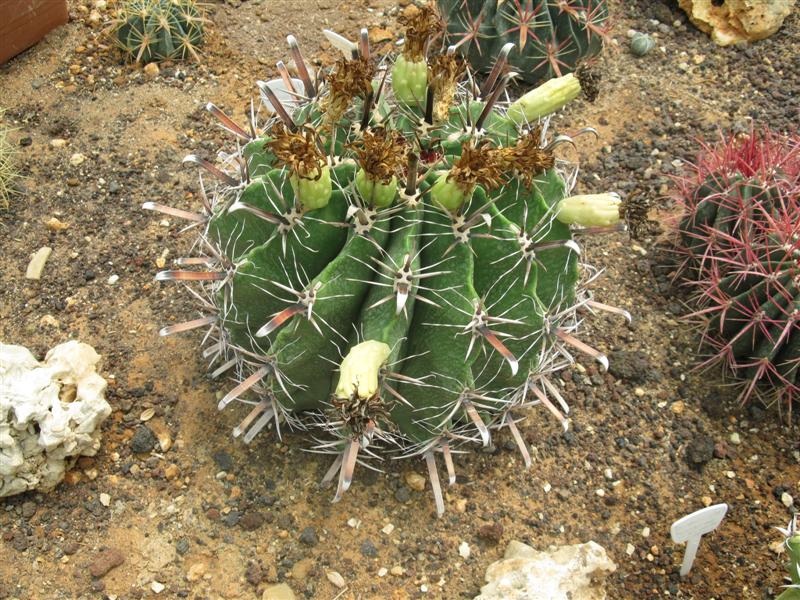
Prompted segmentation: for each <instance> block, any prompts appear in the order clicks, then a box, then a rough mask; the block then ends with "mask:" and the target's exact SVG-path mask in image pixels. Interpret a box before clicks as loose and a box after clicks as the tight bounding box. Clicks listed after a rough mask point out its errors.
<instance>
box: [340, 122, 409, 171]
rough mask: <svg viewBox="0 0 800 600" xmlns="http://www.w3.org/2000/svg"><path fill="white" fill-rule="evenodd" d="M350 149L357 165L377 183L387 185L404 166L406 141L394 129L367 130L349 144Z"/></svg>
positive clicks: (378, 128) (377, 128)
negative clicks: (353, 153)
mask: <svg viewBox="0 0 800 600" xmlns="http://www.w3.org/2000/svg"><path fill="white" fill-rule="evenodd" d="M350 149H352V150H353V151H354V152H355V153H356V161H357V162H358V165H359V166H360V167H361V168H362V169H364V171H365V172H366V173H367V175H368V176H369V178H370V179H372V180H373V181H376V182H378V183H389V182H390V181H391V180H392V177H393V176H394V175H396V174H397V173H398V172H399V171H400V170H401V168H402V166H403V165H404V164H405V159H406V141H405V138H403V136H402V135H401V134H400V132H399V131H397V130H394V129H393V130H391V131H387V130H386V129H384V128H383V127H376V128H374V129H368V130H366V131H364V133H363V135H362V136H361V139H360V140H357V141H355V142H353V143H352V144H350Z"/></svg>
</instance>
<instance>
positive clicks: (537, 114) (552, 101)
mask: <svg viewBox="0 0 800 600" xmlns="http://www.w3.org/2000/svg"><path fill="white" fill-rule="evenodd" d="M580 93H581V84H580V82H579V81H578V78H577V77H575V75H573V74H572V73H570V74H569V75H564V76H563V77H556V78H555V79H550V80H549V81H547V82H545V83H543V84H542V85H540V86H539V87H537V88H534V89H532V90H531V91H530V92H528V93H527V94H525V95H524V96H522V97H521V98H519V99H518V100H517V101H515V102H514V103H513V104H512V105H511V106H509V107H508V113H507V116H508V118H509V119H511V120H512V121H513V122H514V123H516V124H517V125H520V124H522V123H525V122H528V123H532V122H535V121H536V120H537V119H541V118H542V117H546V116H547V115H550V114H552V113H554V112H556V111H557V110H559V109H561V108H563V107H564V106H566V105H567V104H569V103H570V102H572V101H573V100H574V99H575V98H577V97H578V95H579V94H580Z"/></svg>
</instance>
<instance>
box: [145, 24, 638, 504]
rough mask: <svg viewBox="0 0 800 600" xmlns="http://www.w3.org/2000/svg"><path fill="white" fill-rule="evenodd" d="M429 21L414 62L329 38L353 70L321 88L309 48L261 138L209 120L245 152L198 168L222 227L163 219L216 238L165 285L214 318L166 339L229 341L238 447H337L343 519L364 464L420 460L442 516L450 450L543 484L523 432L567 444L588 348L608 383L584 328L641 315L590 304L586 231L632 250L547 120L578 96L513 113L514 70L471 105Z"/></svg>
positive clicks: (268, 87) (220, 347) (259, 128)
mask: <svg viewBox="0 0 800 600" xmlns="http://www.w3.org/2000/svg"><path fill="white" fill-rule="evenodd" d="M419 14H420V15H421V16H419V17H418V18H417V19H410V20H409V21H408V22H407V26H408V28H409V31H408V33H409V36H408V37H407V45H406V48H405V51H404V52H405V54H404V55H403V56H399V57H398V58H397V59H396V60H395V61H394V62H393V63H392V61H391V60H390V59H378V58H377V57H374V56H373V55H372V54H371V51H370V47H369V43H368V36H367V32H366V30H362V32H361V36H360V39H359V40H358V41H357V42H353V41H350V40H348V39H346V38H343V37H342V36H340V35H338V34H335V33H333V32H326V35H327V36H328V38H329V39H330V40H331V42H332V43H333V44H334V45H335V46H336V47H338V48H340V49H341V50H342V52H343V54H344V59H343V60H340V61H339V62H338V63H337V64H336V65H335V66H334V68H333V71H332V72H331V73H330V74H329V75H327V76H325V74H323V73H320V74H318V75H317V77H312V75H311V73H309V72H308V70H307V69H306V67H305V62H304V60H303V57H302V54H301V52H300V49H299V46H298V44H297V40H296V39H295V38H294V37H292V36H290V37H289V46H290V51H291V54H292V59H293V62H294V64H295V65H297V66H298V68H299V71H298V73H297V78H293V77H291V75H290V73H289V72H288V70H287V69H286V67H285V66H284V65H283V63H282V62H281V63H278V70H279V72H280V75H281V77H280V78H279V79H276V80H273V81H269V82H259V84H258V85H259V87H260V89H261V92H262V102H263V104H264V105H265V106H266V107H268V108H269V109H270V110H271V112H272V113H273V115H274V116H272V117H270V118H268V119H267V120H266V122H263V123H259V122H257V120H256V118H255V116H254V115H253V116H252V117H251V123H250V128H249V129H250V130H249V131H247V130H245V129H244V128H242V127H240V126H239V125H237V124H236V123H235V122H234V121H233V120H231V119H230V118H229V117H228V116H226V115H225V114H224V113H223V112H222V111H221V110H219V109H218V108H217V107H215V106H214V105H212V104H209V106H208V109H209V110H210V111H211V112H212V113H213V114H214V115H215V116H217V117H218V119H219V120H220V122H221V123H222V125H223V127H224V128H225V129H227V130H228V131H229V132H231V133H232V134H233V135H234V136H235V137H236V138H237V139H238V141H239V144H238V147H237V149H236V150H234V152H232V153H230V154H222V155H221V156H222V157H223V161H222V164H221V165H220V166H217V165H214V164H212V163H210V162H208V161H205V160H203V159H201V158H198V157H196V156H190V157H187V159H186V161H187V162H191V163H194V164H198V165H200V166H201V167H203V168H204V170H205V171H206V172H207V173H209V174H210V175H212V176H213V178H214V179H215V180H216V182H217V183H216V185H215V186H214V188H213V190H214V193H213V197H212V198H211V199H207V200H206V201H205V203H204V206H205V212H204V214H202V215H199V214H194V213H190V212H187V211H182V210H178V209H174V208H169V207H166V206H163V205H160V204H155V203H148V204H146V205H145V208H149V209H155V210H159V211H162V212H166V213H168V214H172V215H179V216H182V217H185V218H187V219H190V220H193V221H195V222H198V223H201V224H202V226H203V231H204V233H203V237H202V241H203V246H204V247H205V248H207V252H206V253H204V254H203V255H202V256H198V257H192V258H188V259H182V261H181V262H180V264H182V265H194V267H193V268H186V269H176V270H170V271H164V272H161V273H159V274H158V276H157V279H159V280H163V281H168V280H172V281H193V282H199V284H200V285H201V289H202V297H205V298H207V299H208V300H207V303H206V309H207V310H208V313H207V314H206V315H204V316H202V317H200V318H198V319H194V320H192V321H188V322H186V323H182V324H178V325H171V326H169V327H166V328H164V329H163V330H162V334H163V335H169V334H172V333H176V332H179V331H185V330H189V329H194V328H197V327H210V330H209V335H208V337H207V340H208V342H209V347H208V350H207V356H209V357H210V358H211V359H212V360H213V361H214V364H215V367H214V371H213V376H215V377H217V376H220V375H222V374H226V373H227V374H231V375H232V376H233V377H234V378H235V379H236V380H237V381H238V383H237V385H236V386H235V387H234V388H233V389H232V390H231V391H230V392H229V393H228V394H227V395H226V396H225V397H224V398H223V399H222V400H221V401H220V403H219V407H220V408H224V407H225V406H227V405H228V404H230V403H231V402H233V401H234V400H241V401H243V402H245V403H246V404H250V405H251V411H250V413H249V414H248V415H247V416H246V417H245V418H244V420H243V422H242V424H241V425H240V426H239V427H238V428H237V429H236V431H235V432H234V434H235V435H237V436H238V435H241V434H244V439H245V441H246V442H249V441H250V440H252V439H253V437H254V436H255V435H256V434H257V433H258V432H259V431H260V430H262V429H264V428H265V427H267V426H268V425H270V423H273V424H274V426H275V429H276V430H277V431H278V433H280V427H281V426H282V425H285V424H287V423H288V424H289V425H290V426H293V427H301V428H307V427H311V426H316V427H318V428H321V429H322V430H323V431H324V432H325V433H326V434H327V436H328V437H329V438H330V439H329V440H328V441H323V442H320V445H319V446H317V447H316V449H317V450H319V451H321V452H329V453H335V454H336V456H337V458H336V460H335V461H334V463H333V466H332V467H331V470H330V471H329V472H328V475H327V476H326V477H325V480H324V481H325V482H326V483H327V482H331V481H333V479H334V478H336V476H337V474H338V487H337V493H336V499H338V498H339V497H340V496H341V494H342V493H343V492H344V491H345V490H346V489H347V488H348V487H349V485H350V482H351V480H352V476H353V470H354V468H355V465H356V462H357V461H358V460H363V459H364V458H365V457H366V456H369V457H372V458H377V457H379V455H380V454H381V453H382V452H383V451H388V452H389V453H394V454H395V455H396V456H419V455H421V456H423V457H424V458H425V461H426V463H427V467H428V471H429V475H430V478H431V484H432V488H433V491H434V494H435V499H436V504H437V509H438V510H439V512H441V511H442V510H443V509H444V504H443V498H442V494H441V487H440V485H439V479H438V474H437V469H436V461H435V458H434V457H435V453H441V454H442V455H443V456H444V459H445V465H446V466H447V469H448V475H449V479H450V482H451V483H452V482H453V481H455V473H454V471H453V462H452V455H451V449H452V448H453V447H455V446H458V445H462V444H469V443H473V442H477V443H478V444H481V445H484V446H486V445H488V444H489V443H490V440H491V430H492V429H499V428H501V427H503V428H507V429H509V430H510V431H511V433H512V435H513V436H514V439H515V440H516V441H517V443H518V445H519V448H520V450H521V452H522V454H523V457H524V459H525V462H526V464H530V455H529V453H528V450H527V448H526V445H525V443H524V441H523V439H522V437H521V435H520V433H519V431H518V430H517V427H516V423H517V419H518V417H515V416H514V414H513V413H514V412H515V411H520V410H521V409H522V408H524V407H527V406H532V405H538V404H541V405H543V406H545V407H546V408H547V409H548V411H549V412H550V413H552V414H553V415H554V416H555V417H556V418H557V419H558V420H559V421H560V422H561V423H562V425H564V427H566V424H567V417H566V414H567V412H568V410H569V408H568V405H567V404H566V402H565V400H564V398H563V397H562V396H561V393H560V391H559V385H558V383H557V382H556V381H555V380H551V379H550V377H551V376H552V373H554V372H556V371H558V370H559V369H561V368H563V367H564V366H566V365H567V364H569V362H570V361H571V360H572V356H571V354H570V352H569V349H570V348H572V349H573V350H578V351H580V352H584V353H587V354H589V355H590V356H592V357H593V358H595V359H597V360H598V361H599V362H600V363H601V364H602V365H604V366H606V363H607V361H606V359H605V357H604V356H603V355H602V353H600V352H598V351H597V350H594V349H593V348H591V347H589V346H587V345H586V344H584V343H582V342H580V341H579V340H578V339H577V338H576V337H575V335H574V333H575V330H576V329H577V327H578V325H579V322H580V321H579V319H578V317H577V311H578V310H579V309H581V310H583V309H585V310H593V309H600V310H610V311H613V312H617V313H619V314H622V315H624V316H626V317H627V318H629V315H627V313H626V312H625V311H622V310H619V309H614V308H612V307H609V306H606V305H604V304H600V303H598V302H595V301H594V300H593V299H592V298H591V295H590V294H589V293H588V292H587V291H586V289H585V288H584V287H583V285H581V283H580V282H581V278H580V274H581V273H580V270H579V257H580V248H579V246H578V244H577V243H576V242H575V240H574V239H573V236H572V230H571V229H570V227H569V225H568V224H567V223H570V224H577V225H582V224H583V225H589V227H587V228H585V229H583V230H581V231H582V232H583V233H592V232H603V231H617V230H619V227H620V226H619V219H620V217H619V208H618V205H619V198H618V197H616V195H598V196H590V197H582V198H583V199H582V200H581V201H580V202H578V203H575V202H574V201H572V200H573V199H572V198H565V196H566V195H567V192H568V191H569V189H570V188H571V186H572V183H573V182H574V178H575V170H574V168H573V167H572V166H571V165H569V164H568V163H566V162H565V161H562V160H561V159H559V158H558V154H557V147H558V145H559V144H561V143H564V142H570V141H572V138H570V137H568V136H558V137H557V138H555V139H554V140H552V141H551V140H549V139H548V137H547V135H546V132H547V119H546V118H545V119H542V120H540V117H542V116H543V115H546V114H548V113H549V112H552V111H555V110H557V109H558V108H560V107H561V106H563V105H564V104H566V102H568V101H569V100H570V99H572V98H574V97H575V95H577V93H578V91H579V90H580V88H579V84H578V81H577V80H576V79H575V78H574V77H571V76H570V77H567V78H564V79H563V80H559V81H553V82H550V86H549V87H548V88H547V93H543V92H542V91H539V90H534V91H533V92H531V93H529V94H526V95H525V96H523V97H522V98H520V99H519V100H518V101H516V102H515V103H514V105H513V107H512V108H513V110H512V108H509V107H507V106H505V105H504V104H503V103H501V102H500V101H499V98H501V97H502V95H503V91H504V89H505V86H506V85H507V83H508V81H509V79H510V77H511V75H510V73H509V72H508V68H507V64H506V62H505V61H504V60H503V59H501V60H500V61H499V62H498V63H497V64H496V65H495V71H494V77H493V78H490V79H489V80H487V82H486V83H485V84H484V86H485V87H484V90H483V91H481V90H477V89H474V88H472V87H470V86H469V85H468V83H466V82H464V81H462V80H460V79H457V78H458V77H460V76H461V74H462V73H463V72H464V69H463V67H462V66H461V65H460V64H459V60H458V59H457V57H456V55H455V53H454V50H453V49H452V48H448V49H444V51H443V52H442V53H441V54H439V55H438V56H439V58H436V57H435V56H434V55H436V52H435V48H434V46H435V40H436V39H438V38H437V35H436V32H435V27H434V25H435V24H436V23H438V19H437V18H435V13H433V12H430V11H429V9H423V11H422V12H421V13H419ZM412 47H413V51H412V52H408V51H409V49H411V48H412ZM442 56H444V57H445V58H441V57H442ZM366 74H370V77H371V79H370V80H369V81H368V80H367V79H366ZM373 75H374V76H373ZM469 81H473V80H472V79H470V80H469ZM479 96H480V97H482V98H485V100H479V99H478V97H479ZM442 104H444V108H445V109H446V110H436V108H435V107H437V106H441V105H442ZM512 114H513V118H512V116H511V115H512ZM585 131H591V130H584V131H582V132H579V133H583V132H585ZM204 189H205V186H204ZM562 208H563V215H562V214H561V213H562ZM597 215H601V217H602V218H600V217H598V216H597Z"/></svg>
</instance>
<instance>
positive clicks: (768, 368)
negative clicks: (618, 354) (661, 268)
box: [678, 131, 800, 407]
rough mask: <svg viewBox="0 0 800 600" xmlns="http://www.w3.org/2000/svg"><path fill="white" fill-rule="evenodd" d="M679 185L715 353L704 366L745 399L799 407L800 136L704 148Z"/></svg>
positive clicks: (753, 136)
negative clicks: (716, 370)
mask: <svg viewBox="0 0 800 600" xmlns="http://www.w3.org/2000/svg"><path fill="white" fill-rule="evenodd" d="M678 187H679V192H678V195H679V201H681V202H682V203H683V207H684V216H683V220H682V221H681V223H680V227H679V234H680V240H679V249H680V251H681V253H682V255H683V256H684V262H683V265H682V269H681V273H682V274H683V276H684V277H685V278H686V279H687V280H688V283H689V285H690V286H692V288H693V289H694V291H695V300H696V301H697V303H698V305H699V310H698V311H697V312H696V313H694V316H698V317H702V318H703V321H704V323H705V330H704V333H703V341H704V342H706V344H707V346H708V347H710V348H711V349H712V351H713V355H712V356H711V358H709V359H708V360H707V361H706V363H704V365H705V364H712V363H722V364H723V365H724V366H725V367H726V368H727V370H728V371H729V372H731V373H732V374H733V375H735V376H736V377H738V378H740V379H742V380H743V381H744V383H743V384H742V393H741V396H740V398H741V400H742V401H746V400H747V399H748V398H749V397H751V396H752V395H753V394H754V393H757V394H759V395H766V396H767V397H770V396H771V397H773V398H777V399H779V400H782V401H786V402H789V407H791V399H792V398H793V397H794V396H795V394H796V393H797V391H798V384H800V381H798V377H797V372H798V361H799V360H800V321H799V320H798V319H799V318H800V311H799V309H800V267H799V265H798V259H800V137H798V136H796V135H795V136H781V135H777V134H775V133H770V132H769V131H764V132H756V131H753V132H751V133H750V135H749V136H747V137H746V138H744V139H737V138H734V137H732V138H730V139H728V140H724V141H722V142H721V143H719V144H717V145H716V146H715V147H713V148H712V147H705V148H704V152H703V154H702V155H701V156H700V158H699V160H698V162H697V164H696V165H695V166H694V167H693V170H692V171H691V172H690V173H689V174H688V176H687V177H685V178H683V179H681V180H679V181H678ZM759 384H761V385H759ZM762 392H764V394H761V393H762Z"/></svg>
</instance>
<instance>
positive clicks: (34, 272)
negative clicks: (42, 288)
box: [25, 246, 53, 279]
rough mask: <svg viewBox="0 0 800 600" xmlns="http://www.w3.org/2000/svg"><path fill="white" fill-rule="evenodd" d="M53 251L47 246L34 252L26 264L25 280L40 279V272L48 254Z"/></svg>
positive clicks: (48, 256)
mask: <svg viewBox="0 0 800 600" xmlns="http://www.w3.org/2000/svg"><path fill="white" fill-rule="evenodd" d="M52 251H53V249H52V248H50V247H49V246H42V247H41V248H39V249H38V250H37V251H36V252H34V253H33V254H31V260H30V262H29V263H28V268H27V269H25V279H41V278H42V271H43V270H44V263H46V262H47V259H48V258H50V253H51V252H52Z"/></svg>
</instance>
